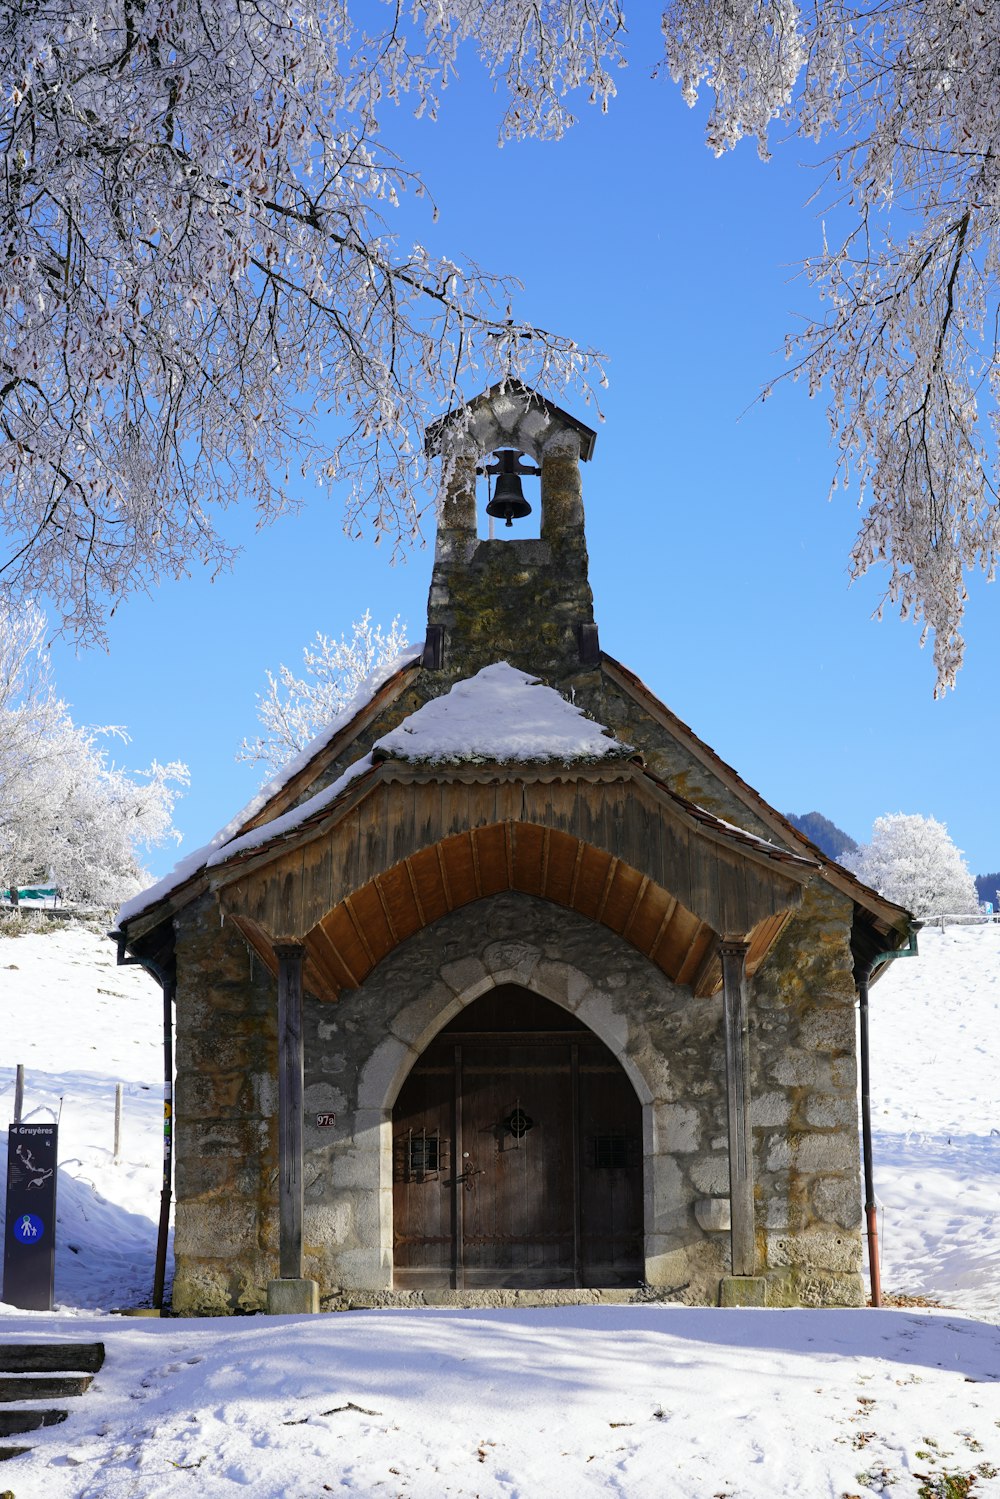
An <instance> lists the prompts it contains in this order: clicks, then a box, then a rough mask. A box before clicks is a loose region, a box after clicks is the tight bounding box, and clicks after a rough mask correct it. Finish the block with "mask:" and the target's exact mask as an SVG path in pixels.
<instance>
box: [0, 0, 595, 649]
mask: <svg viewBox="0 0 1000 1499" xmlns="http://www.w3.org/2000/svg"><path fill="white" fill-rule="evenodd" d="M407 10H411V11H412V15H411V16H410V17H409V21H407V18H406V16H405V12H406V11H407ZM618 27H619V18H618V15H617V9H616V7H614V6H611V7H609V6H608V5H607V4H605V3H604V0H573V4H572V5H570V4H562V3H557V4H554V5H546V7H544V9H541V10H540V9H539V8H538V7H537V5H536V4H535V3H534V0H496V3H493V4H490V5H488V6H484V5H482V4H480V3H479V0H476V3H471V0H442V3H435V4H433V5H425V4H424V3H423V0H419V3H416V4H413V5H412V6H411V7H408V6H404V5H403V4H388V5H386V4H380V3H374V4H373V3H371V0H273V3H270V4H261V3H259V0H155V3H154V0H93V3H90V4H88V5H86V6H83V7H81V6H79V5H76V4H73V3H71V0H50V3H45V4H42V3H39V0H0V77H2V79H3V93H2V103H0V153H2V156H3V163H4V173H3V176H2V179H0V309H2V315H3V318H4V332H3V340H2V345H0V365H2V368H0V474H3V475H4V496H5V498H4V502H3V503H4V524H5V527H6V529H7V531H8V534H9V535H10V536H11V537H12V538H13V540H14V546H13V555H12V556H11V557H10V559H9V560H8V562H7V564H6V582H7V585H8V587H10V588H14V589H17V590H18V591H19V593H20V595H21V596H28V597H30V596H34V595H35V594H37V593H40V592H42V591H43V590H44V591H45V592H46V593H47V594H48V595H49V596H51V597H55V598H56V599H57V600H58V602H59V604H60V605H61V606H62V608H63V610H64V612H65V614H66V616H67V617H68V620H69V623H70V625H71V627H72V628H73V629H75V630H76V632H77V633H78V634H79V635H81V636H82V637H84V638H86V637H88V636H95V635H96V636H99V635H100V633H101V628H102V617H103V608H104V601H105V600H107V599H111V600H115V599H118V598H120V597H121V596H122V595H123V594H124V593H125V592H127V591H128V590H129V589H131V588H134V587H135V586H137V585H138V584H140V583H142V582H143V581H145V580H146V579H148V577H149V576H150V575H152V576H153V577H157V576H162V575H164V574H173V575H177V574H179V573H181V572H183V571H184V570H185V569H186V567H187V565H188V564H189V562H190V560H191V559H192V558H200V559H203V560H206V561H208V562H210V563H216V564H217V563H219V562H221V561H224V560H225V559H226V558H227V557H228V556H229V555H230V554H229V552H228V550H227V547H226V544H225V542H224V541H223V539H222V538H221V537H220V535H219V534H218V532H217V530H216V529H215V526H214V524H213V510H214V509H216V508H217V507H219V506H224V505H226V504H227V503H229V502H230V501H231V500H232V498H233V497H234V495H236V494H242V495H244V496H246V498H247V499H248V500H249V501H250V502H251V503H252V504H254V505H255V506H256V507H257V510H258V512H259V515H260V517H261V519H268V518H271V517H273V516H274V515H276V514H277V513H279V512H280V511H281V510H282V508H283V507H284V506H285V505H286V503H288V500H289V497H290V495H291V493H292V487H293V480H292V476H291V466H292V465H293V464H297V465H299V466H300V467H302V468H304V469H309V468H312V469H313V470H314V471H315V472H316V473H318V474H319V475H320V476H321V477H326V478H327V479H333V478H337V477H339V476H344V475H347V476H349V477H351V478H353V479H354V480H355V481H356V485H355V489H354V492H353V497H352V498H351V499H350V500H349V502H348V521H349V524H350V525H351V526H352V527H353V526H355V523H358V522H359V521H360V517H361V515H362V512H365V513H366V514H367V516H368V519H369V520H370V522H371V524H372V525H373V526H374V527H375V529H376V530H377V532H379V533H380V534H383V535H385V536H387V537H389V538H391V539H392V540H394V541H395V540H397V539H398V538H400V537H409V536H410V535H411V534H412V533H413V531H414V528H415V524H416V508H415V502H414V499H413V482H414V478H415V476H416V475H417V474H418V473H419V472H420V471H421V469H422V467H423V465H424V463H425V461H426V460H425V457H424V454H423V448H422V436H421V434H422V428H423V426H424V425H426V422H427V420H428V419H429V415H430V413H432V412H433V413H435V414H439V412H440V410H441V408H442V407H443V406H445V407H446V406H447V405H448V404H449V403H450V402H451V401H452V400H453V399H454V398H455V396H456V393H457V392H458V391H459V390H460V388H461V382H462V380H463V378H464V377H466V376H467V375H468V374H469V373H470V371H472V370H473V369H474V368H475V367H476V366H477V365H485V366H486V367H488V368H489V369H491V370H493V371H496V372H497V374H498V375H499V374H504V373H509V374H510V375H515V376H517V375H521V376H524V377H526V378H528V379H530V380H532V381H534V382H536V383H539V382H540V383H542V384H544V385H555V386H557V387H558V386H562V385H563V384H565V383H566V382H567V381H572V380H573V379H574V378H575V377H577V376H579V375H580V374H581V372H582V371H583V370H584V369H585V368H586V367H587V366H588V363H589V361H588V358H587V356H585V355H584V354H582V353H581V352H580V350H578V349H577V347H576V345H575V344H574V343H573V342H572V341H571V340H569V339H566V338H561V337H557V336H555V335H552V334H549V333H547V332H546V331H544V330H542V329H538V328H533V327H528V326H526V325H525V324H523V323H521V322H518V321H517V320H516V318H514V317H513V315H512V313H511V311H510V307H509V303H510V297H511V293H512V290H513V287H514V283H512V282H507V281H504V280H497V279H495V278H493V277H491V276H489V275H487V274H485V273H482V272H480V271H479V269H478V268H477V267H476V266H475V265H472V264H465V265H460V264H458V263H457V262H455V261H453V260H451V259H449V258H447V257H446V256H440V255H437V254H434V253H432V252H431V251H430V250H428V249H427V248H426V247H424V246H422V245H419V244H415V245H410V246H408V247H406V248H402V247H400V246H399V245H398V244H397V243H396V242H395V240H394V238H393V236H392V234H391V233H390V227H389V224H388V222H387V218H386V215H387V214H389V213H390V212H391V209H392V207H393V205H394V204H396V202H397V201H398V199H399V198H400V196H401V194H403V193H404V192H406V191H407V190H409V191H411V192H413V193H415V194H417V195H422V194H423V193H424V191H425V189H424V185H423V183H422V182H421V180H420V177H419V175H418V173H417V172H416V171H415V170H414V168H413V165H412V164H410V163H406V162H403V161H401V160H400V159H399V158H398V157H397V156H396V155H395V154H394V153H393V151H392V150H391V149H389V147H388V146H387V145H384V144H383V143H382V139H381V136H380V133H379V132H380V121H381V117H382V114H383V112H384V111H385V110H386V109H388V108H389V107H390V106H395V105H396V104H397V103H399V102H400V101H402V100H404V99H405V100H406V102H407V103H408V105H409V107H410V108H411V109H413V110H415V111H416V112H417V113H418V114H421V113H426V112H430V113H433V112H434V110H435V108H436V96H437V93H438V92H439V90H440V89H442V88H443V87H444V86H445V85H446V84H447V83H448V81H449V79H450V78H451V77H452V76H453V75H454V73H455V72H456V64H457V57H458V53H459V50H460V48H461V47H462V45H463V43H465V42H466V41H471V42H472V44H473V45H474V47H475V48H477V49H478V52H479V55H480V57H481V58H482V60H483V62H484V63H485V66H486V67H487V69H488V71H489V72H490V74H491V75H492V76H494V77H496V78H498V79H502V80H505V81H506V83H507V85H508V86H509V88H510V91H511V95H512V98H513V101H514V102H513V103H512V104H511V107H510V111H509V114H508V117H507V121H506V125H505V128H506V129H507V130H508V131H509V132H510V133H523V132H534V133H540V134H558V133H559V132H560V131H561V130H562V128H563V127H564V125H565V123H566V120H567V111H566V108H565V104H564V100H563V96H564V94H565V93H566V92H567V91H568V90H570V89H573V88H576V87H577V86H579V85H581V84H583V83H585V84H586V87H587V88H588V89H589V91H590V93H591V94H592V95H594V96H595V97H598V98H606V97H607V95H608V94H609V93H610V91H611V82H610V79H609V77H608V76H607V72H606V63H607V61H608V60H609V59H612V58H613V56H614V54H615V53H616V52H617V48H618V41H617V38H616V32H617V30H618ZM480 378H481V377H480V376H478V375H477V376H476V379H477V381H478V380H479V379H480ZM330 412H332V413H333V414H334V415H335V417H336V418H337V419H338V420H337V421H336V422H335V423H334V424H332V425H328V426H326V427H325V428H324V431H328V432H334V433H335V434H337V435H336V436H335V438H334V439H333V444H332V446H331V445H330V444H329V443H326V442H325V439H322V440H321V438H320V436H319V434H318V431H317V427H316V425H315V420H314V419H315V418H316V417H317V415H324V416H325V415H326V414H327V413H330Z"/></svg>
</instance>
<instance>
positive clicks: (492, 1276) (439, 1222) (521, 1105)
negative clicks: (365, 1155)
mask: <svg viewBox="0 0 1000 1499" xmlns="http://www.w3.org/2000/svg"><path fill="white" fill-rule="evenodd" d="M392 1162H393V1263H394V1283H395V1285H396V1286H397V1287H401V1288H413V1289H418V1288H430V1287H454V1288H456V1289H463V1288H465V1289H473V1288H479V1287H492V1288H496V1287H512V1288H532V1287H539V1288H541V1287H544V1288H556V1287H560V1286H566V1287H581V1286H595V1287H597V1286H605V1287H606V1286H623V1285H632V1286H634V1285H637V1284H638V1283H639V1282H640V1280H641V1279H642V1275H643V1268H644V1259H643V1151H642V1110H641V1106H640V1103H639V1100H638V1098H637V1097H636V1094H635V1091H634V1089H633V1087H632V1084H631V1083H630V1081H629V1079H628V1077H627V1076H626V1074H625V1071H624V1069H623V1068H622V1066H621V1064H620V1063H619V1062H618V1061H617V1060H616V1058H615V1057H614V1055H613V1054H612V1053H611V1051H610V1050H609V1049H608V1047H607V1046H605V1044H604V1043H603V1042H602V1041H601V1040H600V1039H599V1038H598V1037H597V1036H595V1035H594V1033H593V1032H592V1031H591V1030H589V1029H588V1027H587V1026H586V1025H584V1024H583V1022H582V1021H580V1020H578V1019H577V1018H576V1017H575V1016H574V1015H573V1014H571V1013H570V1012H569V1011H567V1010H565V1009H563V1008H562V1007H560V1006H559V1005H556V1004H553V1003H552V1002H551V1001H550V1000H547V999H543V998H542V997H541V996H539V995H538V994H535V993H532V992H531V991H530V990H528V989H526V988H523V987H521V986H520V985H517V984H502V985H500V986H499V987H497V988H494V989H491V990H490V991H489V992H488V993H486V994H484V995H483V996H482V997H481V998H479V999H477V1000H474V1001H473V1002H472V1003H471V1004H469V1005H468V1006H466V1008H465V1009H464V1010H462V1012H461V1013H460V1014H459V1015H458V1016H456V1018H455V1019H454V1020H452V1021H451V1023H450V1024H449V1025H447V1026H445V1027H444V1029H443V1030H441V1031H440V1032H439V1033H438V1034H437V1036H436V1037H435V1038H434V1040H433V1041H432V1042H431V1044H430V1045H429V1046H428V1047H427V1049H426V1050H425V1051H424V1052H423V1053H422V1055H421V1056H420V1057H419V1058H418V1059H417V1061H416V1062H415V1063H414V1065H413V1068H412V1069H411V1071H410V1073H409V1075H408V1077H407V1079H406V1081H405V1083H404V1084H403V1086H402V1088H401V1090H400V1093H399V1096H398V1098H397V1101H396V1104H395V1107H394V1109H393V1113H392Z"/></svg>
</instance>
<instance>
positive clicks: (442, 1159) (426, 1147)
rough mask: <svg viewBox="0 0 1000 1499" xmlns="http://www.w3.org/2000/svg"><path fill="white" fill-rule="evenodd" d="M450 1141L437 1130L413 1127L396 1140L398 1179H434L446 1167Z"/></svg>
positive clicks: (411, 1180) (410, 1180) (408, 1180)
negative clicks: (443, 1138) (444, 1138)
mask: <svg viewBox="0 0 1000 1499" xmlns="http://www.w3.org/2000/svg"><path fill="white" fill-rule="evenodd" d="M447 1154H448V1142H447V1140H442V1138H441V1136H440V1135H439V1134H438V1133H437V1131H432V1132H428V1131H427V1130H424V1129H419V1130H417V1129H411V1130H408V1131H407V1133H406V1134H405V1135H402V1136H399V1137H398V1138H397V1140H396V1152H395V1155H396V1179H397V1181H404V1182H411V1183H412V1182H425V1181H433V1180H434V1179H435V1178H436V1177H437V1176H438V1175H439V1173H440V1172H442V1171H443V1170H445V1169H446V1157H447Z"/></svg>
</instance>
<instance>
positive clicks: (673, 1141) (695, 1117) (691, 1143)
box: [654, 1103, 702, 1154]
mask: <svg viewBox="0 0 1000 1499" xmlns="http://www.w3.org/2000/svg"><path fill="white" fill-rule="evenodd" d="M654 1111H655V1116H656V1131H657V1133H656V1138H657V1141H658V1142H659V1147H660V1149H661V1150H663V1151H672V1152H676V1153H680V1154H684V1153H685V1152H688V1151H692V1150H698V1149H699V1148H700V1146H701V1134H702V1131H701V1119H700V1117H699V1114H698V1110H697V1109H693V1108H690V1107H689V1106H688V1105H686V1104H682V1103H662V1104H655V1105H654Z"/></svg>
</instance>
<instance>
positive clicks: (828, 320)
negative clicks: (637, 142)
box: [663, 0, 1000, 692]
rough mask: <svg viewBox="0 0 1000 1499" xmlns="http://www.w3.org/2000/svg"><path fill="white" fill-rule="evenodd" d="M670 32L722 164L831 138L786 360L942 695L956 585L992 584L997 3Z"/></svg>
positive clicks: (999, 126) (849, 7)
mask: <svg viewBox="0 0 1000 1499" xmlns="http://www.w3.org/2000/svg"><path fill="white" fill-rule="evenodd" d="M663 29H664V35H665V38H666V54H667V63H668V66H669V68H670V71H671V73H672V74H673V76H674V78H675V79H676V80H678V81H679V82H680V83H681V84H682V87H683V89H684V94H685V97H686V98H687V99H688V100H689V102H693V101H694V99H695V97H696V95H697V91H698V89H699V87H700V86H701V85H702V84H703V83H704V84H707V85H708V87H709V88H710V89H711V91H712V93H713V98H714V106H713V109H712V112H711V115H710V118H709V124H708V139H709V144H710V145H711V146H712V147H713V148H714V149H715V151H716V152H722V151H725V150H728V149H730V148H731V147H733V146H734V145H735V144H736V143H737V142H738V141H739V140H740V139H742V137H744V136H752V137H754V138H755V139H756V141H757V143H758V147H759V149H760V151H761V153H762V154H763V155H766V154H767V148H768V133H769V129H770V127H771V125H772V124H773V122H775V121H778V122H779V129H780V132H781V133H782V134H784V135H786V136H787V135H788V134H789V132H797V133H798V134H799V135H802V136H807V137H810V138H812V139H815V140H820V139H826V140H827V141H828V142H829V146H828V156H827V166H828V169H829V171H828V176H827V188H826V197H827V217H826V232H827V233H828V234H829V238H828V239H825V242H824V244H823V246H822V250H821V252H820V253H819V254H817V255H816V256H815V257H814V258H813V259H812V260H811V261H810V262H808V264H807V271H808V274H809V277H810V278H811V279H812V281H813V282H814V283H815V285H816V287H817V288H818V290H819V293H820V295H821V297H822V298H823V299H824V300H825V302H826V311H825V313H824V314H823V315H821V316H819V317H816V318H815V319H814V320H813V321H811V322H808V323H807V324H806V325H805V326H804V328H803V329H802V330H801V331H800V332H798V333H796V334H795V335H794V336H793V337H791V338H790V339H789V342H788V353H789V356H790V357H791V358H792V360H793V361H794V370H795V373H796V374H797V375H802V376H804V377H805V378H807V379H808V382H809V388H810V391H811V392H817V391H819V390H820V389H821V388H824V387H825V389H826V390H827V391H828V393H829V407H828V410H829V416H830V423H831V427H832V429H833V432H834V434H835V437H836V441H837V443H838V445H839V450H840V477H841V478H842V479H843V480H844V481H845V482H846V480H847V479H848V477H849V476H851V475H853V476H854V479H855V481H856V483H857V485H858V490H859V503H860V504H861V505H862V506H863V507H864V517H863V520H862V524H861V530H860V532H859V534H858V538H857V541H856V542H855V545H854V549H853V553H852V559H851V560H852V568H853V571H854V574H855V575H859V574H861V573H864V572H866V571H867V570H868V568H869V567H871V566H872V565H873V564H876V563H885V564H886V565H887V566H888V568H889V582H888V592H887V597H888V598H889V599H891V600H893V601H894V602H896V603H897V604H898V605H899V607H900V609H901V612H902V613H903V614H904V615H912V616H913V617H914V618H917V619H920V618H922V619H923V621H924V623H925V627H926V628H925V634H926V631H927V630H930V631H932V632H933V634H934V658H935V664H936V666H937V680H938V686H937V690H938V691H939V692H940V691H942V690H943V689H944V688H946V687H948V686H951V685H953V683H954V680H955V675H956V672H957V671H958V669H959V667H960V666H961V662H962V655H963V650H964V646H963V641H962V637H961V623H962V615H963V610H964V604H965V598H966V591H965V583H964V576H965V574H966V572H967V571H968V570H969V569H972V568H974V567H976V566H977V565H978V566H981V567H982V569H983V570H984V571H985V572H986V574H987V575H988V576H989V577H990V578H991V579H992V577H993V576H994V574H995V571H996V565H997V557H998V553H1000V506H998V504H997V495H998V488H1000V474H998V469H997V458H996V437H997V430H998V411H997V394H998V389H1000V350H998V343H997V332H996V329H997V319H998V315H1000V307H998V289H1000V288H998V272H1000V170H998V163H1000V6H997V5H995V4H991V3H989V0H892V3H890V4H885V3H883V0H726V4H724V5H720V4H718V3H717V0H672V3H671V4H670V5H668V7H667V9H666V11H665V12H664V17H663ZM981 415H985V416H986V417H987V418H988V420H987V422H986V423H983V422H981V421H980V416H981Z"/></svg>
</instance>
